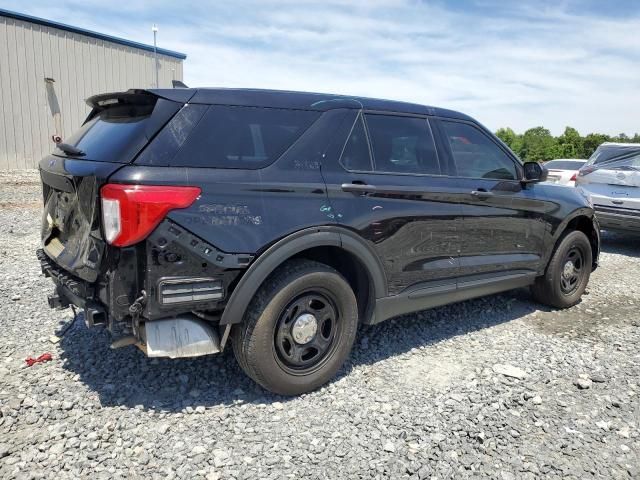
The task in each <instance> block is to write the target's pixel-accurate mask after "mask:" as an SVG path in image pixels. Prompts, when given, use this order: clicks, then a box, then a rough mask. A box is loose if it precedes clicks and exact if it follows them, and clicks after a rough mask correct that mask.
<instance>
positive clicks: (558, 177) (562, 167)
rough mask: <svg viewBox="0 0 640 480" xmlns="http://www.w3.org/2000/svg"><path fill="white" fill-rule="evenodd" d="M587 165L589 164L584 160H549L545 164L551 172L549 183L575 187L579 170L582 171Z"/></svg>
mask: <svg viewBox="0 0 640 480" xmlns="http://www.w3.org/2000/svg"><path fill="white" fill-rule="evenodd" d="M585 163H587V161H586V160H584V159H582V158H558V159H556V160H549V161H548V162H546V163H545V164H544V166H545V167H547V169H548V170H549V175H547V183H556V184H558V185H569V186H570V187H573V186H574V185H575V184H576V178H577V175H578V170H580V168H582V166H583V165H584V164H585Z"/></svg>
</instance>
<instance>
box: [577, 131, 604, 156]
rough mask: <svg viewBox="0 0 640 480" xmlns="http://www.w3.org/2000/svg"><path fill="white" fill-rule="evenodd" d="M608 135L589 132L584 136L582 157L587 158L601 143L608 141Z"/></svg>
mask: <svg viewBox="0 0 640 480" xmlns="http://www.w3.org/2000/svg"><path fill="white" fill-rule="evenodd" d="M610 140H611V138H610V137H609V135H604V134H602V133H590V134H589V135H587V136H586V137H584V158H589V157H590V156H591V154H593V152H595V151H596V148H598V147H599V146H600V145H601V144H602V143H604V142H608V141H610Z"/></svg>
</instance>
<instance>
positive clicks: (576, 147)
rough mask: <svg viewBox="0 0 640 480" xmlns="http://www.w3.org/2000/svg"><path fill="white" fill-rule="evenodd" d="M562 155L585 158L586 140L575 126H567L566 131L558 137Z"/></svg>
mask: <svg viewBox="0 0 640 480" xmlns="http://www.w3.org/2000/svg"><path fill="white" fill-rule="evenodd" d="M558 147H559V151H560V155H561V156H562V157H564V158H583V157H582V156H583V154H584V141H583V139H582V137H581V136H580V133H578V130H576V129H575V128H573V127H566V128H565V129H564V133H563V134H562V135H560V136H559V137H558Z"/></svg>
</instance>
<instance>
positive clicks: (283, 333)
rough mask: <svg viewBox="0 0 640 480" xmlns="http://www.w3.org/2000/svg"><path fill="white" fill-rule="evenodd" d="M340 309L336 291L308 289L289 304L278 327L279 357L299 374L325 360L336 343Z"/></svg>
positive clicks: (275, 335) (285, 366) (277, 350)
mask: <svg viewBox="0 0 640 480" xmlns="http://www.w3.org/2000/svg"><path fill="white" fill-rule="evenodd" d="M340 320H341V318H340V313H339V310H338V307H337V306H336V300H335V299H334V298H333V295H332V294H331V293H330V292H327V291H309V292H305V293H303V294H301V295H300V296H298V297H297V298H295V299H294V300H292V301H291V303H290V304H289V305H287V306H286V307H285V308H284V310H283V312H282V314H281V315H280V318H279V319H278V323H277V325H276V328H275V334H274V342H275V350H276V356H277V360H278V361H279V362H280V363H281V365H282V367H283V368H285V369H287V370H289V371H290V372H291V373H293V374H296V375H305V374H307V373H308V372H310V371H312V370H313V369H314V368H316V367H318V366H319V365H321V364H322V361H323V360H324V359H325V358H326V357H327V355H329V354H330V353H331V351H332V349H333V348H334V347H335V345H336V339H337V337H338V336H339V329H340Z"/></svg>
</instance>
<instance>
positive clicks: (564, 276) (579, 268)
mask: <svg viewBox="0 0 640 480" xmlns="http://www.w3.org/2000/svg"><path fill="white" fill-rule="evenodd" d="M561 265H562V272H561V273H560V289H561V290H562V293H564V294H565V295H571V294H572V293H573V292H574V291H575V290H576V288H578V286H579V285H580V280H581V279H582V275H583V274H584V254H583V253H582V250H581V249H580V247H578V246H575V245H574V246H572V247H571V248H570V249H569V251H568V252H567V253H566V255H565V256H564V258H563V260H562V261H561Z"/></svg>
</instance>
